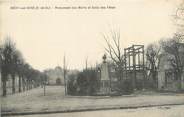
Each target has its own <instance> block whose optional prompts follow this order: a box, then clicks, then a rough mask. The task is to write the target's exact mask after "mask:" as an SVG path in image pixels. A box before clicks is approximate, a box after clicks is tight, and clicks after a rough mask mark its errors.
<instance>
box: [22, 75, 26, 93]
mask: <svg viewBox="0 0 184 117" xmlns="http://www.w3.org/2000/svg"><path fill="white" fill-rule="evenodd" d="M22 85H23V91H25V89H26V82H25V79H24V78H22Z"/></svg>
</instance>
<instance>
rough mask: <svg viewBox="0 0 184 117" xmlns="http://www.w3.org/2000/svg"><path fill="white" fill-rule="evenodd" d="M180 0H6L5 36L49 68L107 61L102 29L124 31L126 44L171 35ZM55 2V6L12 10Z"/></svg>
mask: <svg viewBox="0 0 184 117" xmlns="http://www.w3.org/2000/svg"><path fill="white" fill-rule="evenodd" d="M179 3H180V0H100V1H99V0H61V1H59V0H56V1H54V0H50V1H49V0H45V1H44V0H26V2H25V1H24V0H12V1H11V0H10V1H6V2H5V1H4V2H1V4H0V6H1V19H0V23H1V31H0V32H1V38H0V39H1V40H0V43H2V42H3V40H4V39H5V38H6V37H7V36H9V37H11V38H12V39H13V41H14V42H15V43H16V46H17V48H18V49H19V50H20V51H21V52H22V54H23V56H24V58H25V60H26V62H28V63H29V64H30V65H32V66H33V67H34V68H36V69H39V70H44V69H47V68H54V67H55V66H57V65H59V66H63V56H64V55H65V56H66V61H67V65H68V68H70V69H82V68H84V67H85V60H86V58H88V66H94V65H95V64H96V63H100V62H101V61H102V56H103V54H104V53H105V49H104V47H105V45H106V44H105V41H104V39H103V36H102V34H105V35H110V33H109V32H110V30H115V31H117V30H120V35H121V45H122V48H126V47H128V46H131V45H132V44H145V45H148V44H149V43H152V42H156V41H158V40H160V39H162V38H166V37H171V36H172V35H173V33H174V32H175V26H174V24H173V20H172V17H171V15H173V11H174V10H175V8H176V6H177V5H178V4H179ZM107 5H108V6H115V7H116V8H115V9H88V10H85V9H77V10H76V9H75V10H74V9H72V10H71V9H54V7H55V6H57V7H62V6H107ZM13 6H16V7H23V6H39V7H41V6H49V7H51V8H52V9H45V10H43V9H39V10H35V9H24V10H22V9H11V7H13Z"/></svg>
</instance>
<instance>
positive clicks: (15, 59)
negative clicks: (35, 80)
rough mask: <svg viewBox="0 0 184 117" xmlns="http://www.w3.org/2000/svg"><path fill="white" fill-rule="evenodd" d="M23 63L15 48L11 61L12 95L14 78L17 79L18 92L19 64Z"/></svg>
mask: <svg viewBox="0 0 184 117" xmlns="http://www.w3.org/2000/svg"><path fill="white" fill-rule="evenodd" d="M22 62H23V57H22V54H21V52H20V51H19V50H17V49H16V48H15V50H14V51H13V55H12V59H11V76H12V93H15V76H16V75H18V77H19V92H20V89H21V88H20V86H21V74H20V72H21V67H20V65H21V63H22Z"/></svg>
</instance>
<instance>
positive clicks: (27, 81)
mask: <svg viewBox="0 0 184 117" xmlns="http://www.w3.org/2000/svg"><path fill="white" fill-rule="evenodd" d="M26 90H29V80H26Z"/></svg>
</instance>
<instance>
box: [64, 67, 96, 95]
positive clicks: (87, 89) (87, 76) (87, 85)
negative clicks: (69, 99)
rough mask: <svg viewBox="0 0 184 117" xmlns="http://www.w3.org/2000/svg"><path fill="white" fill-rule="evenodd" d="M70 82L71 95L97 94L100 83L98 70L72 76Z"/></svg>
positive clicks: (69, 91)
mask: <svg viewBox="0 0 184 117" xmlns="http://www.w3.org/2000/svg"><path fill="white" fill-rule="evenodd" d="M72 77H73V78H70V80H69V81H68V93H69V94H71V95H93V94H95V93H96V92H97V90H98V88H99V86H98V84H99V81H98V78H97V73H96V70H94V69H87V70H83V71H82V72H79V73H78V74H77V76H76V77H75V76H72Z"/></svg>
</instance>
